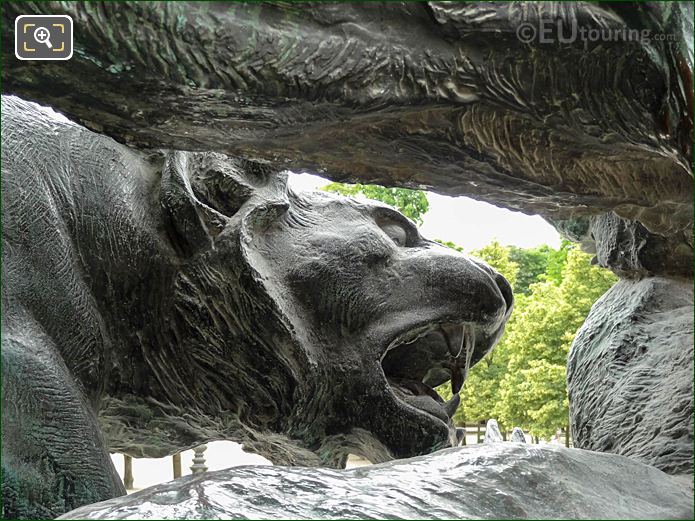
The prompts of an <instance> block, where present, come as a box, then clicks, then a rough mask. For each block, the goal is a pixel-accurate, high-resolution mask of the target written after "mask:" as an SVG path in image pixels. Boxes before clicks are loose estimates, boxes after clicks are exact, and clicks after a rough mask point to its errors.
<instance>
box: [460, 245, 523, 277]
mask: <svg viewBox="0 0 695 521" xmlns="http://www.w3.org/2000/svg"><path fill="white" fill-rule="evenodd" d="M471 255H473V257H477V258H479V259H482V260H484V261H485V262H487V263H488V264H489V265H490V266H492V267H493V268H495V269H496V270H497V271H499V272H500V273H501V274H502V276H504V278H506V279H507V281H508V282H509V284H510V285H511V286H512V287H514V284H515V283H516V276H517V273H518V271H519V265H518V264H517V263H516V262H514V261H512V260H511V259H510V257H509V248H507V247H505V246H502V245H501V244H500V243H499V242H497V241H492V242H491V243H490V244H488V245H487V246H483V247H482V248H480V249H478V250H473V251H472V252H471Z"/></svg>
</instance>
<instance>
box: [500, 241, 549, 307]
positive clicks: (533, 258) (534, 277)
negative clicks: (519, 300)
mask: <svg viewBox="0 0 695 521" xmlns="http://www.w3.org/2000/svg"><path fill="white" fill-rule="evenodd" d="M551 251H553V250H551V248H550V247H549V246H547V245H546V244H544V245H542V246H538V247H536V248H518V247H516V246H510V247H509V260H511V261H512V262H515V263H517V264H518V265H519V271H518V272H517V275H516V283H515V284H514V293H515V294H520V293H523V294H524V295H528V294H529V293H531V288H530V286H531V284H534V283H536V282H539V281H540V280H541V277H542V276H543V275H544V274H545V272H546V270H547V269H548V258H549V257H550V253H551Z"/></svg>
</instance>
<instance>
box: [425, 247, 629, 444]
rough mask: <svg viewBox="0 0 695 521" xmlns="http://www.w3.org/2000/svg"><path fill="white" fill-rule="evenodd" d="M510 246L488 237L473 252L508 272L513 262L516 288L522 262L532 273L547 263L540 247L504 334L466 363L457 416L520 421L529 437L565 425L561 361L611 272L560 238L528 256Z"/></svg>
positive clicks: (445, 390)
mask: <svg viewBox="0 0 695 521" xmlns="http://www.w3.org/2000/svg"><path fill="white" fill-rule="evenodd" d="M501 250H506V251H507V255H505V254H503V253H502V251H501ZM516 250H520V249H519V248H517V249H516ZM513 251H514V249H512V248H505V247H502V246H500V245H499V244H495V243H493V244H491V245H489V246H487V247H485V248H481V250H479V251H478V252H476V253H477V254H478V256H480V257H481V258H484V260H486V261H487V262H488V263H490V264H491V265H492V266H493V267H494V268H496V269H498V271H500V272H502V273H503V274H504V275H505V276H506V277H507V278H508V279H509V275H510V270H511V271H513V268H514V266H516V267H517V272H516V273H515V274H514V276H513V277H512V280H513V279H514V277H516V281H517V284H516V285H515V286H514V287H515V288H522V289H523V285H524V284H526V282H519V280H520V279H519V277H520V275H519V274H520V273H521V272H522V268H521V266H525V269H527V270H528V271H527V272H526V273H527V274H529V273H533V272H534V271H537V266H538V265H542V264H543V263H544V261H543V260H539V259H538V253H539V252H541V253H544V254H545V255H546V259H547V264H546V266H547V268H546V271H545V272H544V273H542V274H538V275H536V276H535V280H537V281H538V282H531V283H529V284H528V288H527V292H528V294H525V293H524V292H516V294H515V300H516V302H515V311H514V312H513V313H512V317H511V318H510V320H509V322H508V323H507V327H506V332H505V335H504V336H503V338H502V340H501V341H500V343H499V344H498V346H497V347H496V348H495V350H494V351H493V352H492V353H490V354H489V355H488V356H486V357H485V358H484V359H483V360H482V361H481V362H479V363H478V364H477V365H476V366H475V367H473V368H472V369H471V370H470V372H469V375H468V378H467V379H466V384H465V386H464V388H463V390H462V391H461V398H462V406H461V407H460V408H459V411H458V412H457V414H456V415H455V417H454V421H456V422H457V423H458V424H463V423H464V422H465V421H467V422H476V421H480V420H485V419H488V418H497V419H498V421H499V422H500V425H501V426H502V427H503V428H504V429H508V430H511V428H512V427H513V426H517V425H518V426H520V427H523V428H524V429H526V430H529V431H530V432H531V434H533V435H534V436H539V437H544V438H549V437H550V436H552V435H553V434H554V433H555V431H556V429H557V428H558V427H563V426H565V425H566V424H567V417H568V413H569V410H568V399H567V389H566V382H565V379H566V373H565V365H566V361H567V354H568V352H569V347H570V345H571V343H572V340H573V339H574V335H575V333H576V331H577V329H578V328H579V326H581V324H582V323H583V322H584V319H585V318H586V316H587V314H588V313H589V310H590V309H591V306H592V305H593V303H594V302H595V301H596V300H597V299H598V297H600V296H601V295H602V294H603V293H604V292H605V291H606V290H607V289H608V288H609V287H610V286H611V285H612V284H613V283H614V281H615V280H616V279H615V276H614V275H613V274H612V273H610V272H609V271H607V270H604V269H601V268H599V267H597V266H592V265H591V264H590V258H591V257H590V256H589V255H586V254H584V253H582V252H581V251H580V250H579V248H578V247H577V246H576V245H573V244H571V243H563V244H562V246H561V248H560V249H559V250H554V249H552V248H548V247H540V248H534V249H533V250H532V251H531V253H530V254H529V255H525V254H524V253H519V252H518V251H516V252H515V253H514V254H513V253H512V252H513ZM481 252H482V253H481ZM513 259H516V260H513ZM529 259H530V260H529ZM529 266H530V267H529ZM528 278H529V279H530V276H529V277H528ZM438 391H440V393H441V394H442V395H443V396H444V397H447V398H448V397H450V395H451V391H450V389H448V388H444V387H442V388H440V389H438Z"/></svg>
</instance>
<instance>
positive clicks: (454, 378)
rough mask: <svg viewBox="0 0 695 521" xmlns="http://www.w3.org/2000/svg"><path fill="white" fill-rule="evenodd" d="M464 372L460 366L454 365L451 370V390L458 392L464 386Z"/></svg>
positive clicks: (454, 392)
mask: <svg viewBox="0 0 695 521" xmlns="http://www.w3.org/2000/svg"><path fill="white" fill-rule="evenodd" d="M463 379H464V372H463V369H461V368H460V367H454V368H453V369H452V371H451V392H452V393H453V394H458V392H459V391H460V390H461V387H463Z"/></svg>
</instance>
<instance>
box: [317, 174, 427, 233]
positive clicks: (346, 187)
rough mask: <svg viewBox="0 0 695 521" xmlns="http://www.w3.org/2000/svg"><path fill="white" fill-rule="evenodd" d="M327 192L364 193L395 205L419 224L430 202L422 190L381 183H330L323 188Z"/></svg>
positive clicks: (350, 195)
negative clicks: (382, 184) (380, 184)
mask: <svg viewBox="0 0 695 521" xmlns="http://www.w3.org/2000/svg"><path fill="white" fill-rule="evenodd" d="M321 190H324V191H326V192H334V193H337V194H340V195H346V196H348V197H354V196H357V195H363V196H365V197H366V198H368V199H375V200H377V201H381V202H382V203H386V204H388V205H390V206H393V207H394V208H395V209H396V210H398V211H399V212H401V213H402V214H403V215H405V216H406V217H409V218H410V219H412V220H413V221H415V222H416V223H417V224H419V225H421V224H422V222H423V221H422V216H423V215H424V214H425V213H427V210H428V209H429V207H430V203H429V201H428V200H427V194H425V192H423V191H422V190H409V189H408V188H387V187H385V186H379V185H363V184H344V183H330V184H328V185H326V186H324V187H322V188H321Z"/></svg>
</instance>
